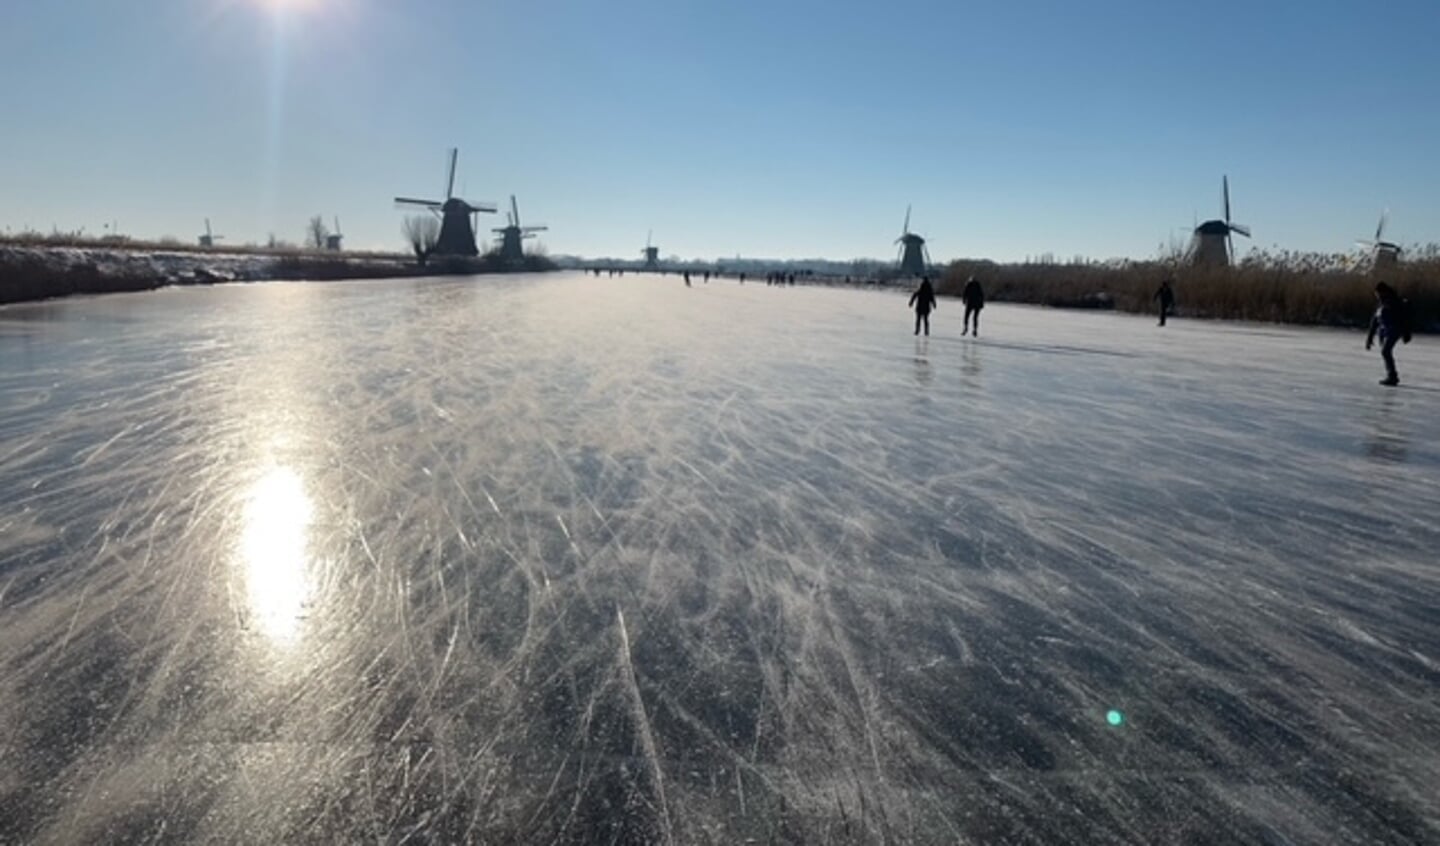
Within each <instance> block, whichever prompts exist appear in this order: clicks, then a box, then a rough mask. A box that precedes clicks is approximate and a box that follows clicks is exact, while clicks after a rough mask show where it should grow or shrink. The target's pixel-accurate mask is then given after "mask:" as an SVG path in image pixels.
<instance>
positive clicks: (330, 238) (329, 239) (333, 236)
mask: <svg viewBox="0 0 1440 846" xmlns="http://www.w3.org/2000/svg"><path fill="white" fill-rule="evenodd" d="M344 240H345V236H344V235H342V234H340V218H338V217H337V218H335V231H334V232H331V233H330V234H329V235H326V236H325V249H327V250H331V251H333V252H337V253H338V252H340V249H341V246H340V245H341V243H342V242H344Z"/></svg>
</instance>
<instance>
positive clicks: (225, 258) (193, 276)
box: [0, 245, 418, 304]
mask: <svg viewBox="0 0 1440 846" xmlns="http://www.w3.org/2000/svg"><path fill="white" fill-rule="evenodd" d="M417 272H418V270H417V268H416V267H415V264H414V262H413V260H411V259H409V258H408V257H403V256H396V257H394V258H388V257H383V256H373V255H372V256H364V257H347V256H346V255H344V254H343V253H337V254H334V255H325V254H308V253H290V254H284V255H263V254H254V253H225V252H182V251H175V252H166V251H149V250H125V249H115V248H103V247H28V246H11V245H0V304H4V303H16V302H26V301H30V300H43V299H49V298H52V297H64V296H69V295H71V294H102V293H111V292H117V291H146V290H152V289H155V288H162V287H165V286H167V285H207V284H214V283H217V282H237V281H239V282H249V281H256V280H261V279H342V278H343V279H356V278H372V279H373V278H385V277H391V276H413V275H415V274H416V273H417Z"/></svg>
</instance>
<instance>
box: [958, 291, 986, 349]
mask: <svg viewBox="0 0 1440 846" xmlns="http://www.w3.org/2000/svg"><path fill="white" fill-rule="evenodd" d="M960 301H961V302H963V303H964V304H965V321H964V323H965V328H964V330H963V331H961V333H960V335H961V337H964V336H965V335H968V334H970V321H971V320H972V319H973V320H974V321H975V337H977V338H978V337H980V310H981V309H983V308H984V307H985V289H984V288H982V287H980V280H979V279H976V278H975V277H974V276H971V277H970V278H969V279H968V280H967V281H966V282H965V289H964V290H963V291H961V292H960Z"/></svg>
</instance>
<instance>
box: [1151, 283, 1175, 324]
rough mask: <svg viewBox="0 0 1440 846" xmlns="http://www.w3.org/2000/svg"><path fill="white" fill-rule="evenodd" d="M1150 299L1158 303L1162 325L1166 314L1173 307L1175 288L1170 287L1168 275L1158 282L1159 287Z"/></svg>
mask: <svg viewBox="0 0 1440 846" xmlns="http://www.w3.org/2000/svg"><path fill="white" fill-rule="evenodd" d="M1152 299H1154V301H1155V302H1157V303H1159V304H1160V325H1161V326H1164V325H1165V318H1166V316H1168V315H1169V314H1170V312H1171V311H1172V310H1173V309H1174V308H1175V289H1174V288H1171V287H1170V279H1169V277H1166V279H1165V281H1164V282H1161V283H1160V288H1159V290H1157V291H1156V292H1155V296H1154V297H1153V298H1152Z"/></svg>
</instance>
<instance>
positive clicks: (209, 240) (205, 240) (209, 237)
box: [199, 217, 225, 249]
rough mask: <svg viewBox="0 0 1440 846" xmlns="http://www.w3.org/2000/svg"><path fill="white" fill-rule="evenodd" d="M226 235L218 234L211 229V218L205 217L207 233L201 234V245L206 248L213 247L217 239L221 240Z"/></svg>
mask: <svg viewBox="0 0 1440 846" xmlns="http://www.w3.org/2000/svg"><path fill="white" fill-rule="evenodd" d="M224 237H225V236H224V235H216V234H215V233H214V232H212V231H210V218H208V217H207V218H205V234H204V235H201V236H200V238H199V241H200V246H202V247H204V248H206V249H210V248H211V247H213V246H215V242H216V241H219V240H220V239H222V238H224Z"/></svg>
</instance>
